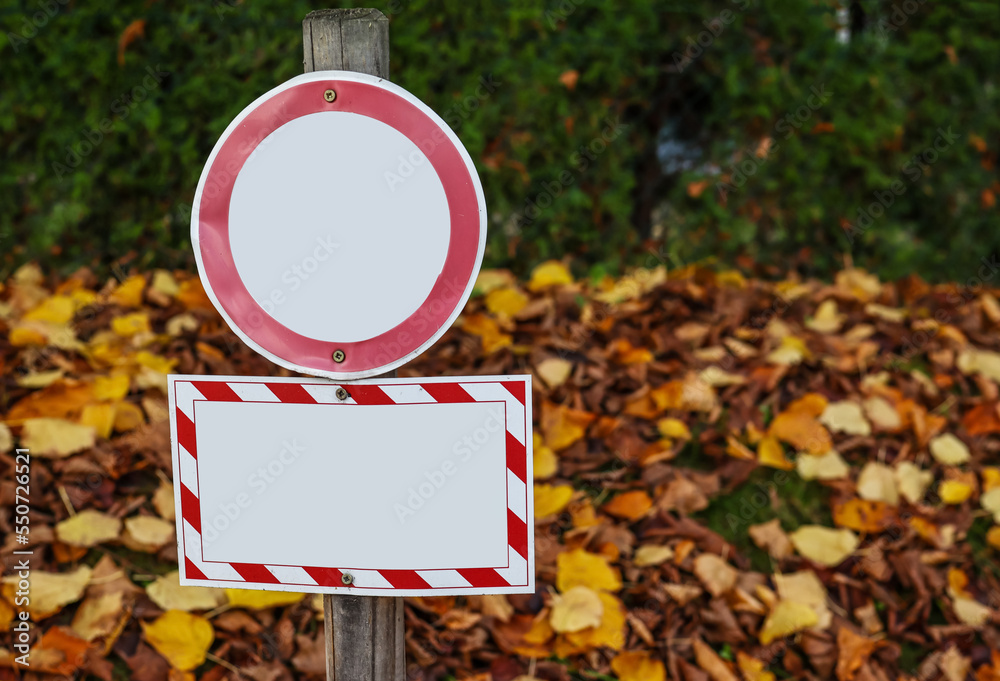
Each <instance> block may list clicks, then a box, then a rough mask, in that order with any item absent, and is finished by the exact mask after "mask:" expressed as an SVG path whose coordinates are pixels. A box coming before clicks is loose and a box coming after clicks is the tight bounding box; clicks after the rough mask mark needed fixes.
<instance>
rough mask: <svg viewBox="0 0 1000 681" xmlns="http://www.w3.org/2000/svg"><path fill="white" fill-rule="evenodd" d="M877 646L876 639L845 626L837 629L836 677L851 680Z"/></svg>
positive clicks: (843, 680)
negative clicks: (856, 632)
mask: <svg viewBox="0 0 1000 681" xmlns="http://www.w3.org/2000/svg"><path fill="white" fill-rule="evenodd" d="M877 647H878V641H874V640H872V639H870V638H868V637H867V636H861V635H859V634H855V633H854V632H853V631H851V630H850V629H848V628H847V627H843V626H842V627H840V629H838V630H837V678H838V679H839V681H851V679H853V678H854V675H855V674H856V673H857V671H858V670H859V669H861V666H862V665H863V664H864V663H865V662H867V661H868V658H869V657H870V656H871V654H872V653H873V652H874V651H875V649H876V648H877Z"/></svg>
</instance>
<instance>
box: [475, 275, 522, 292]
mask: <svg viewBox="0 0 1000 681" xmlns="http://www.w3.org/2000/svg"><path fill="white" fill-rule="evenodd" d="M516 283H517V278H516V277H515V276H514V275H513V274H511V273H510V272H509V271H508V270H480V271H479V276H478V277H476V285H475V286H474V287H473V291H475V292H476V293H480V294H486V293H489V292H490V291H493V290H494V289H498V288H500V287H502V286H514V285H515V284H516Z"/></svg>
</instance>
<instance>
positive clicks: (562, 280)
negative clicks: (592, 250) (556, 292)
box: [528, 260, 573, 291]
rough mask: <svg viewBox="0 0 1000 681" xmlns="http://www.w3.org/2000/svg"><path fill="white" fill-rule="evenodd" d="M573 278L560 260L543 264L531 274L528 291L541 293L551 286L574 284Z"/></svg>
mask: <svg viewBox="0 0 1000 681" xmlns="http://www.w3.org/2000/svg"><path fill="white" fill-rule="evenodd" d="M572 283H573V277H572V275H570V273H569V270H568V269H566V266H565V265H563V264H562V263H561V262H559V261H558V260H549V261H548V262H543V263H542V264H541V265H539V266H538V267H536V268H535V269H534V270H533V271H532V272H531V281H530V282H528V289H529V290H531V291H541V290H542V289H545V288H548V287H549V286H556V285H559V284H572Z"/></svg>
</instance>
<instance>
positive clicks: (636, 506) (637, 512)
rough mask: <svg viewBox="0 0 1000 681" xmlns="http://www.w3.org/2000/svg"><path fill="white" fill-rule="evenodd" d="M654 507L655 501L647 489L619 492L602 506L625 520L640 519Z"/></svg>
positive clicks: (607, 511) (609, 512)
mask: <svg viewBox="0 0 1000 681" xmlns="http://www.w3.org/2000/svg"><path fill="white" fill-rule="evenodd" d="M652 507H653V501H652V499H650V498H649V495H648V494H647V493H646V491H645V490H641V489H640V490H632V491H631V492H625V493H624V494H619V495H617V496H615V497H614V498H612V499H611V501H609V502H608V503H606V504H604V506H602V507H601V510H603V511H604V512H605V513H608V514H610V515H613V516H615V517H616V518H623V519H625V520H630V521H634V520H638V519H639V518H641V517H643V516H644V515H646V513H648V512H649V509H651V508H652Z"/></svg>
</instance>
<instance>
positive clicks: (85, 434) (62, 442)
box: [21, 418, 97, 458]
mask: <svg viewBox="0 0 1000 681" xmlns="http://www.w3.org/2000/svg"><path fill="white" fill-rule="evenodd" d="M96 441H97V431H96V430H95V429H94V427H93V426H84V425H79V424H76V423H73V422H72V421H67V420H65V419H57V418H31V419H27V420H25V422H24V430H23V431H21V445H22V446H23V447H25V448H26V449H30V450H31V453H32V454H33V455H34V456H38V457H52V458H63V457H67V456H69V455H70V454H75V453H76V452H79V451H81V450H83V449H89V448H90V447H93V446H94V443H95V442H96Z"/></svg>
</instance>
